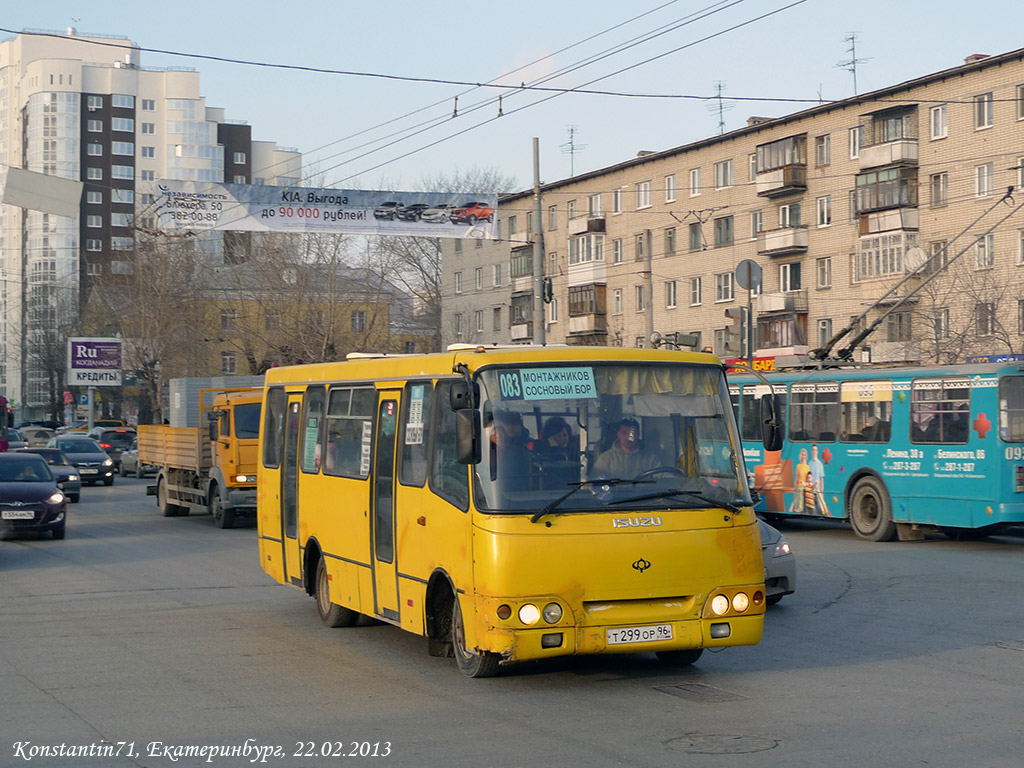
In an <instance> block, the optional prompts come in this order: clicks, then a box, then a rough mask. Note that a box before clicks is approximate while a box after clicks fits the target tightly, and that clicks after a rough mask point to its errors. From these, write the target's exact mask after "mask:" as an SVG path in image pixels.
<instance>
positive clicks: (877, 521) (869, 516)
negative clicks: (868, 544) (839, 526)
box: [849, 477, 896, 541]
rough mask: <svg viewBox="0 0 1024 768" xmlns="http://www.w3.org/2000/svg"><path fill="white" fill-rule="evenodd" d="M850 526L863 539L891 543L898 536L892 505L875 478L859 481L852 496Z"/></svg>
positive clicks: (880, 483)
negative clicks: (893, 519)
mask: <svg viewBox="0 0 1024 768" xmlns="http://www.w3.org/2000/svg"><path fill="white" fill-rule="evenodd" d="M849 512H850V525H852V526H853V530H854V531H855V532H856V534H857V535H858V536H860V537H861V538H862V539H867V540H868V541H891V540H892V539H893V538H894V537H895V536H896V523H894V522H893V521H892V504H891V503H890V502H889V494H888V492H887V491H886V490H885V486H884V485H883V484H882V482H881V481H880V480H878V479H876V478H874V477H865V478H862V479H861V480H858V481H857V484H856V485H855V486H854V487H853V493H851V494H850V510H849Z"/></svg>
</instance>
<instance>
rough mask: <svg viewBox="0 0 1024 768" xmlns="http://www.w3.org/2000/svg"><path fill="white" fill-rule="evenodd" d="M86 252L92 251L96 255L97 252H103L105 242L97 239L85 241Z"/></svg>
mask: <svg viewBox="0 0 1024 768" xmlns="http://www.w3.org/2000/svg"><path fill="white" fill-rule="evenodd" d="M85 250H87V251H92V252H93V253H95V252H96V251H102V250H103V241H102V240H95V239H89V240H86V241H85ZM89 266H92V265H91V264H90V265H89Z"/></svg>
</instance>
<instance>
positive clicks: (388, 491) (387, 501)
mask: <svg viewBox="0 0 1024 768" xmlns="http://www.w3.org/2000/svg"><path fill="white" fill-rule="evenodd" d="M400 397H401V390H397V389H396V390H385V391H381V392H380V394H379V396H378V402H377V434H376V436H375V439H374V457H373V512H372V523H373V524H372V525H371V530H370V536H371V538H372V542H371V549H372V556H371V562H372V563H373V604H374V611H375V612H376V614H377V615H378V616H384V617H385V618H388V619H392V620H395V621H397V620H398V618H399V612H398V564H397V558H396V548H395V480H396V478H395V443H396V439H395V434H396V432H397V428H398V406H399V400H400Z"/></svg>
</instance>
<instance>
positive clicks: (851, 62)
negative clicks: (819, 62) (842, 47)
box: [836, 32, 871, 96]
mask: <svg viewBox="0 0 1024 768" xmlns="http://www.w3.org/2000/svg"><path fill="white" fill-rule="evenodd" d="M843 42H846V43H849V44H850V47H849V48H847V53H849V54H850V58H849V59H848V60H847V61H840V62H839V63H838V64H836V66H837V67H839V68H840V69H845V70H846V71H847V72H850V73H851V74H852V75H853V95H854V96H856V95H857V94H858V93H859V91H858V90H857V65H858V64H863V63H864V62H866V61H871V59H870V58H867V59H858V58H857V33H856V32H851V33H850V36H849V37H844V38H843Z"/></svg>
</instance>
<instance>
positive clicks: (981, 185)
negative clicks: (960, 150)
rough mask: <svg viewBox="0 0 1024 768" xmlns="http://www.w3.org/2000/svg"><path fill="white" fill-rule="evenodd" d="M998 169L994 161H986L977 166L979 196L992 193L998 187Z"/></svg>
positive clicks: (977, 190) (976, 175)
mask: <svg viewBox="0 0 1024 768" xmlns="http://www.w3.org/2000/svg"><path fill="white" fill-rule="evenodd" d="M995 174H996V169H995V164H994V163H985V165H979V166H978V167H977V168H975V177H976V178H977V185H976V190H975V191H976V192H977V195H978V197H985V196H987V195H991V194H992V193H993V192H995V189H996V178H995Z"/></svg>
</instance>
